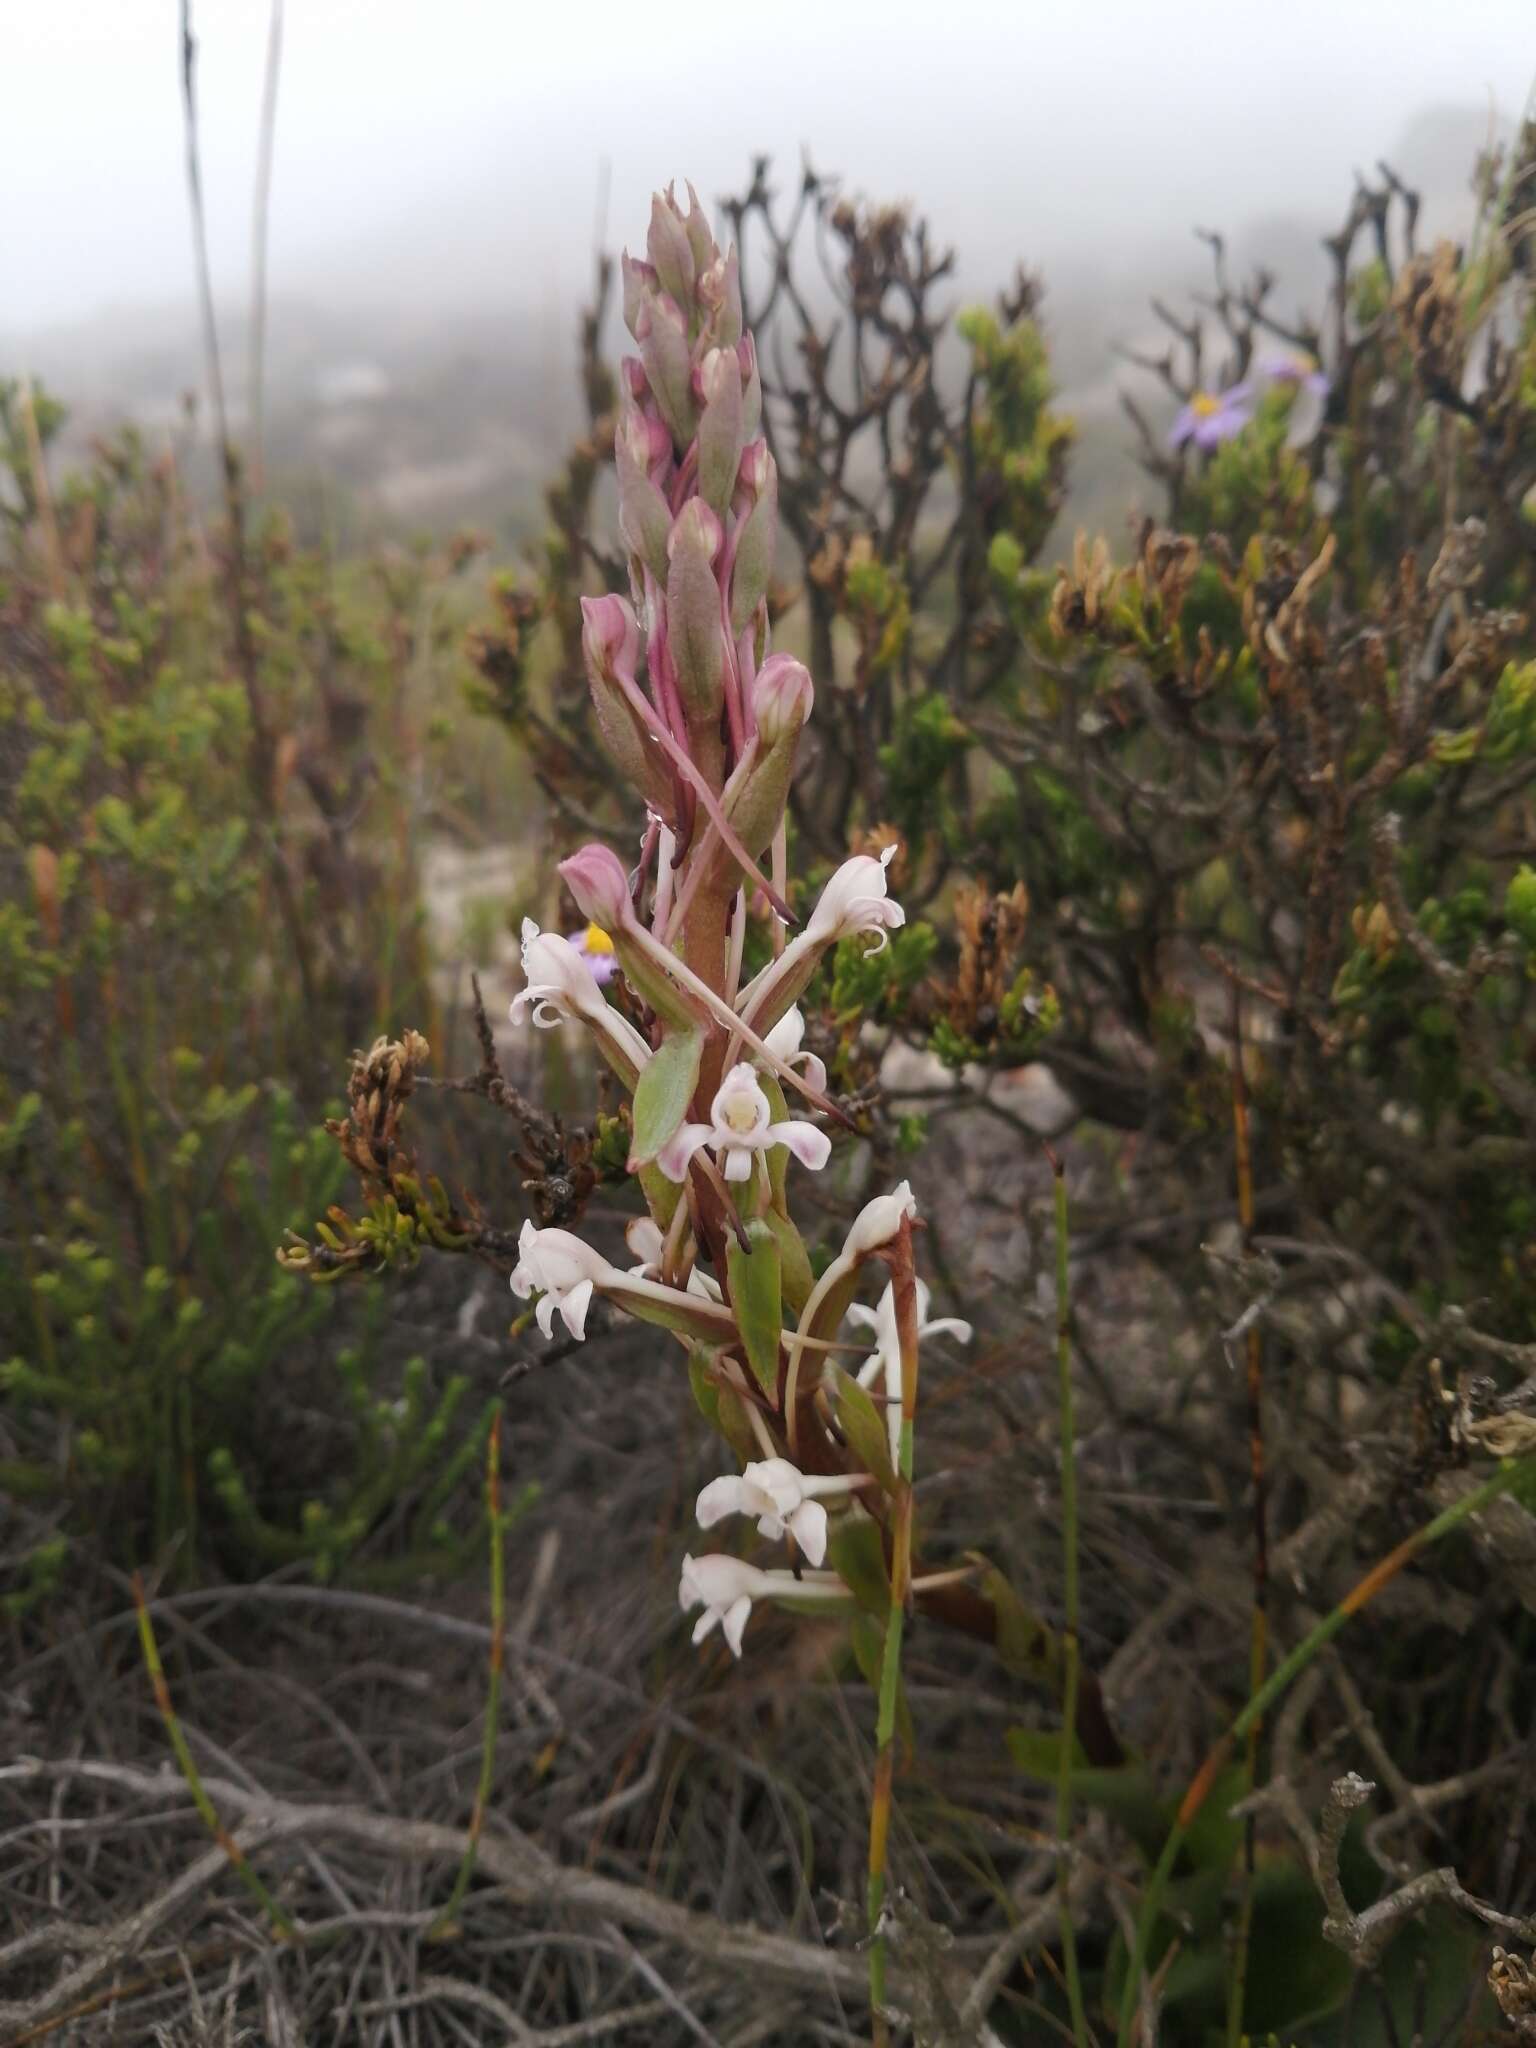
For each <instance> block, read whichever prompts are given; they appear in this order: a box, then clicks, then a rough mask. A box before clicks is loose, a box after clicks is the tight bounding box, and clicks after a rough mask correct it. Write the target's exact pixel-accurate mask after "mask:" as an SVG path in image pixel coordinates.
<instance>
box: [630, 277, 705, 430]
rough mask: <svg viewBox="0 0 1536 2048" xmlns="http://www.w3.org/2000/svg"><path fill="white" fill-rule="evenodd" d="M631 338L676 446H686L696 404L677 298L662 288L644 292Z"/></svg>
mask: <svg viewBox="0 0 1536 2048" xmlns="http://www.w3.org/2000/svg"><path fill="white" fill-rule="evenodd" d="M635 339H636V341H637V342H639V344H640V360H641V362H642V363H644V365H645V374H646V378H647V380H648V381H649V383H650V387H651V390H652V391H653V392H654V393H655V395H656V403H657V405H658V406H659V407H660V408H661V416H662V418H663V419H664V420H665V421H666V423H667V425H668V426H669V427H670V428H671V429H672V438H673V440H674V442H675V443H676V444H677V446H678V447H679V448H686V447H687V445H688V443H689V442H690V441H691V440H692V439H693V436H694V430H695V428H696V427H697V426H698V408H697V407H696V406H695V404H694V402H693V355H692V352H691V350H690V349H689V346H688V327H687V322H686V321H685V320H684V318H683V315H682V312H681V310H680V309H679V307H678V304H677V301H676V300H675V299H673V298H670V297H668V295H667V294H666V293H665V292H655V291H647V292H645V293H644V294H643V296H642V298H641V300H640V311H639V313H638V314H637V315H636V318H635Z"/></svg>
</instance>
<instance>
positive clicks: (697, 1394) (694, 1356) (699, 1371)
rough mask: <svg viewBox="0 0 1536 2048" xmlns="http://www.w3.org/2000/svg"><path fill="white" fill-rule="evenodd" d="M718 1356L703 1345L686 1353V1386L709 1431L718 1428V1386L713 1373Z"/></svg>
mask: <svg viewBox="0 0 1536 2048" xmlns="http://www.w3.org/2000/svg"><path fill="white" fill-rule="evenodd" d="M718 1356H719V1353H718V1352H715V1351H711V1350H709V1349H708V1348H707V1346H705V1345H703V1344H695V1345H694V1346H693V1348H692V1349H691V1350H690V1352H689V1353H688V1384H689V1386H690V1387H692V1389H693V1398H694V1400H695V1401H697V1402H698V1404H699V1413H700V1414H701V1415H702V1416H703V1418H704V1420H705V1421H706V1422H707V1423H708V1424H709V1426H710V1427H711V1429H718V1428H719V1427H720V1386H719V1382H718V1381H717V1380H716V1378H715V1371H714V1366H715V1360H716V1358H717V1357H718Z"/></svg>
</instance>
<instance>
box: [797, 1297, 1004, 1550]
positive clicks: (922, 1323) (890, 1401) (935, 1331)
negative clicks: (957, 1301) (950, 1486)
mask: <svg viewBox="0 0 1536 2048" xmlns="http://www.w3.org/2000/svg"><path fill="white" fill-rule="evenodd" d="M932 1299H933V1290H932V1289H931V1288H930V1287H929V1285H928V1283H927V1281H926V1280H919V1281H918V1283H917V1334H918V1336H919V1338H923V1337H953V1338H954V1340H955V1342H956V1343H957V1344H969V1343H970V1341H971V1337H972V1335H973V1332H972V1329H971V1326H970V1324H969V1323H967V1322H965V1321H963V1320H962V1319H961V1318H960V1317H959V1316H939V1317H937V1318H936V1319H935V1320H934V1321H933V1322H929V1320H928V1304H929V1302H930V1301H931V1300H932ZM848 1320H849V1322H850V1323H857V1324H858V1325H859V1326H860V1327H861V1328H863V1329H866V1330H872V1331H873V1332H874V1336H875V1350H874V1355H873V1357H871V1358H869V1359H866V1361H865V1363H864V1364H863V1366H862V1367H861V1368H860V1370H859V1385H860V1386H861V1387H867V1386H869V1385H870V1384H871V1383H872V1382H873V1381H875V1380H877V1379H883V1380H884V1381H885V1420H886V1427H887V1429H888V1430H889V1432H890V1438H891V1450H892V1455H893V1456H894V1455H895V1451H896V1447H897V1445H898V1444H899V1443H900V1441H901V1336H900V1333H899V1331H898V1330H897V1328H896V1288H895V1285H894V1283H892V1284H891V1285H889V1286H887V1288H886V1290H885V1292H884V1294H882V1295H881V1297H880V1299H879V1301H877V1302H876V1304H875V1306H874V1307H873V1308H866V1307H865V1305H864V1303H863V1302H862V1301H856V1302H854V1303H853V1304H852V1306H851V1307H850V1308H849V1310H848ZM807 1555H809V1553H807Z"/></svg>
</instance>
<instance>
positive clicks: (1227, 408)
mask: <svg viewBox="0 0 1536 2048" xmlns="http://www.w3.org/2000/svg"><path fill="white" fill-rule="evenodd" d="M1252 418H1253V386H1252V385H1251V384H1250V383H1248V382H1247V381H1246V380H1245V381H1244V382H1243V383H1241V384H1234V385H1232V387H1231V388H1230V389H1229V390H1227V391H1216V392H1212V391H1197V392H1196V393H1195V395H1194V397H1193V398H1191V400H1190V401H1189V403H1188V405H1186V406H1185V408H1184V410H1183V411H1182V412H1181V413H1180V414H1179V416H1178V418H1177V419H1176V420H1175V421H1174V423H1173V427H1172V429H1171V431H1170V433H1169V435H1168V446H1169V447H1170V448H1182V447H1183V446H1184V444H1185V442H1186V441H1193V442H1194V444H1195V446H1196V447H1197V448H1204V449H1207V450H1209V449H1212V448H1217V447H1220V445H1221V443H1222V442H1223V441H1230V440H1231V439H1232V436H1233V435H1234V434H1240V433H1241V432H1242V431H1243V428H1244V427H1246V426H1247V424H1248V422H1249V421H1250V420H1251V419H1252Z"/></svg>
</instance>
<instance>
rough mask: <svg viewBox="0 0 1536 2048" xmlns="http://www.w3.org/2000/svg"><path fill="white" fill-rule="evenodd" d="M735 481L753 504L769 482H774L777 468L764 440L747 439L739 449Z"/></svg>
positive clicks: (776, 478)
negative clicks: (738, 464) (739, 460)
mask: <svg viewBox="0 0 1536 2048" xmlns="http://www.w3.org/2000/svg"><path fill="white" fill-rule="evenodd" d="M736 474H737V481H738V483H739V484H740V487H741V489H742V490H744V491H745V492H746V493H747V494H748V496H749V497H750V498H751V500H752V502H753V504H754V505H755V504H756V503H757V501H758V499H759V498H760V497H761V496H762V495H763V493H764V491H766V490H767V489H768V487H769V485H770V484H776V483H777V480H778V469H777V466H776V465H775V463H774V459H773V457H772V456H771V455H770V454H769V452H768V443H767V442H766V441H764V440H761V439H759V440H756V441H749V442H748V443H747V445H746V447H745V448H743V449H742V451H741V467H740V469H739V470H738V471H737V473H736Z"/></svg>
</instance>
